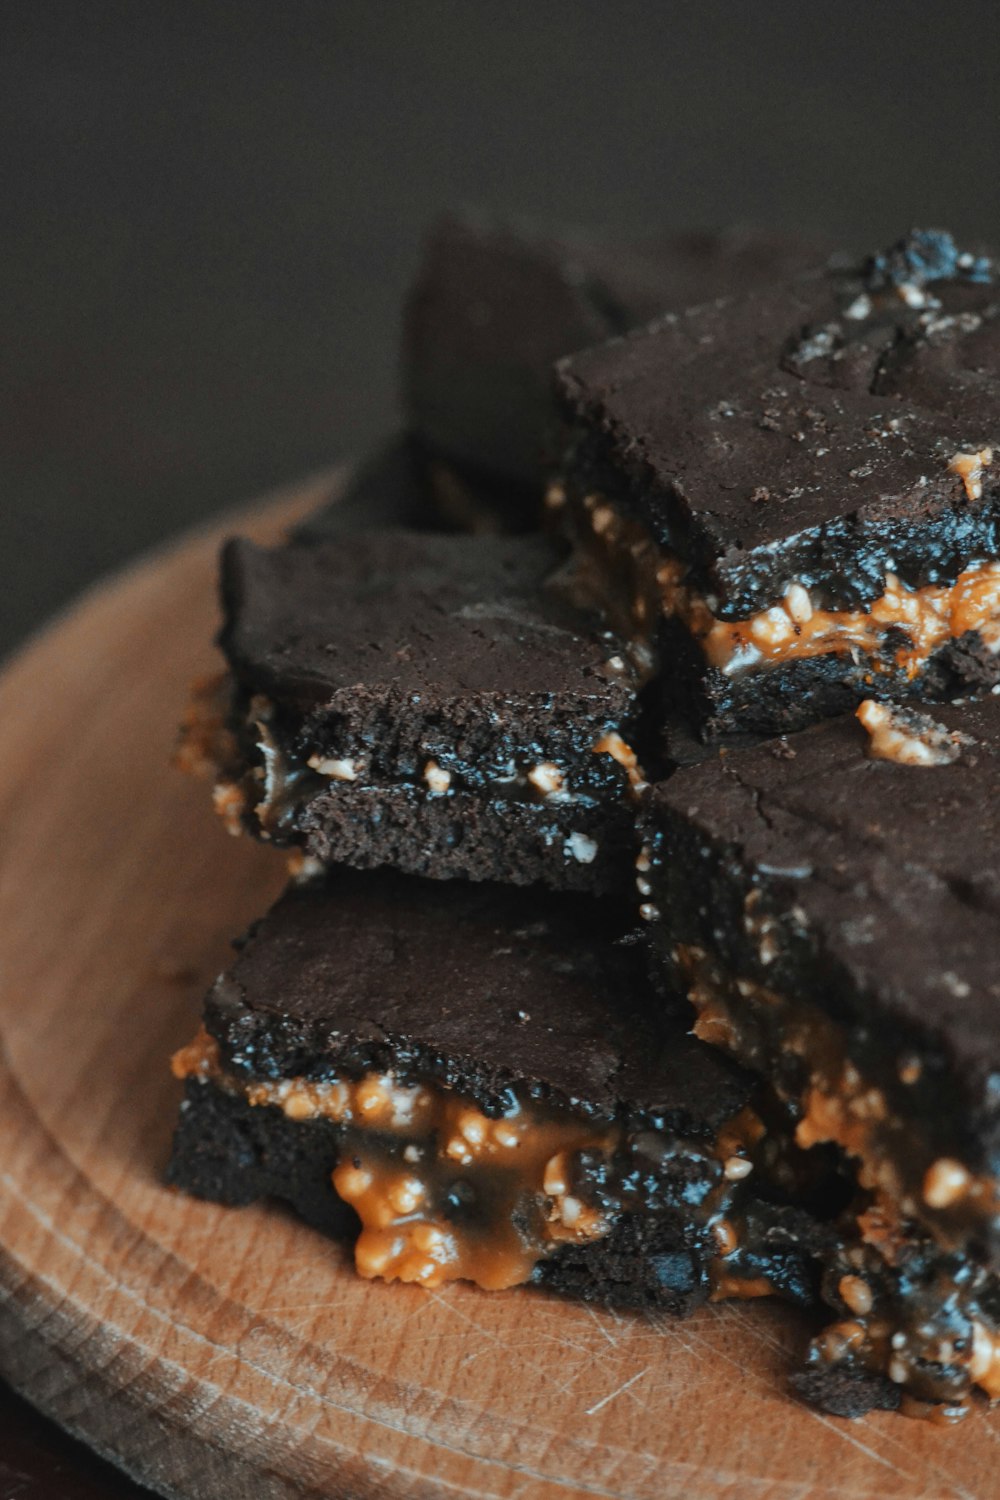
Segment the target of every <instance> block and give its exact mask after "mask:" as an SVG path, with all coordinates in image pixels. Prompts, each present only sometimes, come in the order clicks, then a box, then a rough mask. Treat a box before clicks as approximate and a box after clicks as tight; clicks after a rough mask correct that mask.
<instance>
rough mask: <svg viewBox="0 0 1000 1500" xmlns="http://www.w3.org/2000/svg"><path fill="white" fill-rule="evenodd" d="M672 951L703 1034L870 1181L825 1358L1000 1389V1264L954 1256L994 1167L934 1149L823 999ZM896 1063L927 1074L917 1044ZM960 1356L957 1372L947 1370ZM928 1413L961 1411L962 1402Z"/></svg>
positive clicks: (940, 1393) (937, 1398)
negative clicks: (922, 1274)
mask: <svg viewBox="0 0 1000 1500" xmlns="http://www.w3.org/2000/svg"><path fill="white" fill-rule="evenodd" d="M674 956H675V959H676V961H677V963H678V966H679V968H680V970H681V972H682V973H683V974H684V975H685V978H686V981H687V993H688V998H689V1000H690V1001H691V1003H692V1004H693V1006H694V1008H695V1010H696V1012H697V1020H696V1022H695V1026H694V1030H695V1033H696V1035H698V1036H699V1037H701V1038H702V1040H704V1041H706V1042H709V1043H711V1044H712V1045H714V1046H719V1047H722V1048H723V1049H724V1050H726V1051H728V1052H730V1053H731V1054H732V1055H733V1056H735V1057H736V1058H738V1059H739V1060H740V1061H742V1062H744V1063H746V1064H748V1065H749V1066H751V1067H753V1068H755V1069H758V1070H759V1071H763V1072H766V1073H767V1075H768V1076H769V1077H770V1078H771V1079H772V1080H773V1081H774V1083H775V1086H776V1088H777V1090H778V1092H779V1093H780V1094H782V1095H783V1096H784V1097H786V1098H789V1099H791V1100H792V1101H793V1102H794V1103H796V1104H797V1106H798V1107H799V1109H800V1111H801V1113H800V1117H799V1121H798V1125H797V1127H796V1131H795V1141H796V1144H797V1145H798V1146H800V1147H802V1148H803V1149H805V1150H807V1151H808V1150H809V1148H811V1147H813V1146H816V1145H819V1144H822V1143H833V1144H834V1145H836V1146H838V1147H840V1148H841V1150H843V1151H844V1152H845V1153H846V1154H847V1155H848V1156H849V1157H851V1158H852V1159H853V1160H854V1161H855V1163H856V1176H857V1181H858V1184H859V1186H860V1187H861V1188H862V1189H863V1190H864V1191H865V1193H866V1194H867V1195H868V1206H867V1207H866V1208H865V1209H864V1211H862V1212H860V1213H859V1214H858V1215H857V1221H856V1228H857V1242H856V1244H855V1248H853V1249H849V1250H847V1251H846V1252H845V1253H846V1256H847V1259H848V1261H849V1262H850V1263H851V1265H850V1269H849V1270H848V1271H847V1273H846V1274H843V1275H841V1276H840V1278H839V1280H838V1282H837V1296H838V1298H839V1300H840V1301H841V1302H842V1303H843V1304H844V1306H845V1309H846V1310H847V1312H848V1313H850V1314H851V1316H850V1317H849V1318H848V1319H847V1320H846V1321H843V1322H841V1323H837V1324H834V1325H833V1326H832V1327H830V1328H829V1329H827V1330H826V1332H825V1333H824V1334H822V1335H821V1336H820V1338H819V1339H817V1340H816V1341H815V1343H814V1345H813V1354H814V1358H816V1359H819V1360H821V1361H823V1362H825V1363H836V1362H847V1363H854V1364H859V1365H863V1366H864V1367H865V1368H867V1369H870V1370H878V1371H880V1372H881V1373H884V1374H887V1375H888V1376H889V1378H890V1379H891V1380H893V1381H894V1382H896V1383H897V1384H899V1385H901V1386H902V1385H905V1386H908V1387H910V1388H912V1389H916V1391H917V1392H918V1393H919V1394H922V1395H926V1396H928V1398H929V1399H931V1400H933V1401H934V1402H937V1403H945V1404H946V1405H947V1403H948V1402H949V1401H951V1399H952V1396H953V1394H954V1392H955V1390H959V1391H960V1390H961V1389H963V1388H967V1387H970V1386H972V1385H977V1386H979V1387H980V1388H981V1389H982V1390H984V1391H985V1392H986V1393H987V1395H988V1396H989V1397H990V1399H991V1400H994V1399H997V1398H1000V1331H998V1330H997V1328H996V1327H995V1325H994V1326H990V1323H991V1319H990V1315H989V1314H988V1313H984V1312H983V1311H982V1308H981V1305H980V1298H981V1297H982V1296H983V1294H984V1293H985V1296H986V1303H985V1305H986V1306H987V1307H992V1306H994V1305H995V1301H996V1287H995V1278H994V1277H993V1276H992V1274H991V1273H990V1272H989V1271H988V1270H986V1269H985V1268H982V1269H980V1270H979V1271H977V1272H976V1273H975V1274H974V1275H968V1276H966V1277H965V1279H963V1272H962V1271H961V1270H960V1271H958V1272H956V1271H955V1270H954V1265H955V1262H956V1260H957V1261H958V1262H959V1263H961V1262H963V1260H964V1252H963V1249H962V1247H963V1244H964V1230H965V1229H966V1228H967V1227H969V1226H970V1225H971V1226H972V1227H973V1228H974V1227H975V1222H976V1220H977V1218H979V1219H981V1218H983V1217H992V1216H993V1215H995V1214H996V1212H997V1211H998V1208H1000V1194H998V1184H997V1182H996V1180H995V1179H994V1178H992V1177H989V1176H979V1177H977V1176H976V1175H975V1174H974V1173H973V1172H972V1171H971V1170H970V1169H969V1168H968V1167H966V1166H965V1165H964V1164H963V1163H962V1162H961V1161H958V1160H956V1159H953V1158H950V1157H936V1158H933V1157H931V1156H930V1154H929V1152H928V1151H927V1149H926V1148H922V1147H921V1145H920V1143H919V1141H916V1140H915V1139H914V1138H913V1135H912V1132H910V1131H908V1130H907V1127H906V1125H905V1124H904V1122H903V1121H901V1120H900V1119H899V1118H898V1117H895V1116H894V1115H893V1113H892V1109H891V1106H890V1104H889V1102H888V1100H887V1098H886V1095H885V1093H884V1092H883V1090H881V1089H879V1088H878V1087H876V1086H875V1085H874V1084H873V1083H872V1082H871V1080H867V1079H865V1078H864V1077H863V1076H862V1074H861V1073H860V1072H859V1070H858V1069H857V1068H856V1067H855V1066H854V1064H853V1063H852V1062H851V1061H850V1059H849V1057H848V1056H847V1052H846V1043H845V1037H844V1035H843V1033H842V1031H841V1030H840V1028H839V1027H838V1026H837V1025H836V1024H835V1023H834V1022H833V1021H831V1020H830V1019H829V1018H828V1017H827V1016H825V1015H824V1014H823V1013H822V1012H820V1011H818V1010H817V1009H815V1008H814V1007H812V1006H809V1005H806V1004H805V1003H803V1002H793V1001H789V1000H786V999H785V998H784V997H783V996H781V995H780V994H778V993H777V992H776V991H774V990H771V989H768V988H767V987H765V986H764V985H761V984H758V983H756V982H755V981H753V980H748V979H741V978H733V977H730V976H728V975H725V976H724V975H722V974H720V972H719V971H718V969H717V968H716V967H715V966H714V965H713V964H712V963H711V961H710V960H709V959H708V956H707V955H706V953H705V952H704V950H702V949H700V948H697V947H694V946H693V945H678V947H677V948H676V949H675V953H674ZM897 1071H898V1074H899V1078H900V1080H901V1082H902V1083H903V1084H913V1083H915V1082H916V1081H917V1079H918V1078H919V1076H920V1068H919V1064H918V1063H917V1062H916V1060H915V1059H913V1058H912V1057H909V1056H903V1057H901V1058H900V1060H899V1066H898V1070H897ZM803 1078H804V1080H805V1081H804V1083H802V1081H801V1080H802V1079H803ZM914 1218H918V1219H920V1220H921V1221H922V1222H924V1223H925V1224H926V1226H927V1229H928V1230H929V1237H921V1236H920V1234H919V1232H918V1233H917V1236H916V1243H917V1244H918V1245H919V1246H920V1247H921V1248H920V1254H921V1256H922V1258H923V1260H924V1262H925V1263H926V1265H928V1266H930V1267H935V1266H937V1267H938V1269H937V1270H936V1272H935V1281H934V1288H935V1289H934V1291H933V1292H932V1293H931V1294H928V1293H927V1292H926V1290H925V1289H924V1288H923V1286H922V1284H920V1283H919V1279H918V1280H917V1282H915V1283H914V1290H913V1291H912V1293H910V1292H908V1291H907V1286H908V1282H907V1278H911V1279H912V1278H913V1274H914V1273H913V1266H912V1246H913V1244H914V1241H915V1236H914V1231H913V1230H912V1228H911V1227H910V1221H912V1220H913V1219H914ZM897 1267H900V1268H903V1269H902V1270H901V1271H900V1272H899V1277H901V1278H902V1279H901V1280H899V1278H898V1277H897V1272H896V1268H897ZM897 1281H898V1284H897ZM911 1295H912V1299H913V1311H912V1313H910V1310H909V1309H908V1307H907V1298H908V1297H909V1296H911ZM956 1329H957V1330H958V1331H956ZM938 1365H940V1366H941V1367H942V1371H941V1372H939V1371H937V1369H936V1367H937V1366H938ZM949 1366H950V1367H951V1371H952V1373H951V1374H947V1373H944V1371H945V1367H949ZM920 1414H923V1415H933V1416H934V1418H935V1420H956V1419H957V1415H960V1414H961V1412H960V1411H958V1412H957V1415H956V1413H952V1415H950V1416H943V1415H942V1414H941V1412H939V1411H936V1412H934V1413H920Z"/></svg>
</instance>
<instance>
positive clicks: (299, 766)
mask: <svg viewBox="0 0 1000 1500" xmlns="http://www.w3.org/2000/svg"><path fill="white" fill-rule="evenodd" d="M556 561H557V558H556V556H555V554H554V553H553V552H552V551H550V549H549V547H548V544H547V543H546V542H545V541H544V540H543V539H542V538H539V537H534V538H516V539H515V538H507V539H500V538H490V537H482V538H480V537H462V536H437V535H429V534H428V535H421V534H418V533H416V532H407V531H402V530H386V531H382V532H378V533H357V534H352V535H351V536H350V538H349V539H348V538H345V539H344V540H343V541H341V542H331V543H328V544H325V545H291V546H288V547H285V548H279V549H277V550H273V551H265V550H262V549H261V548H258V547H255V546H253V545H252V544H251V543H249V542H244V541H234V542H231V543H230V544H229V545H228V546H227V548H226V549H225V551H224V554H223V559H222V597H223V606H224V612H225V624H224V626H223V630H222V634H221V637H220V643H221V645H222V649H223V651H224V653H225V655H226V658H227V661H228V664H229V668H230V675H229V678H228V679H227V681H226V683H225V685H224V692H225V694H226V703H225V708H224V718H225V723H224V730H225V733H224V734H223V735H222V736H221V737H220V738H219V740H218V745H217V749H216V752H215V758H216V761H217V762H218V768H219V774H220V784H219V787H218V789H217V793H216V801H217V806H218V807H219V810H220V812H222V814H223V815H224V817H225V818H226V820H227V822H228V823H229V825H230V826H231V827H232V828H233V829H234V831H237V830H239V829H240V828H242V829H246V830H249V831H251V832H253V833H254V834H256V835H257V836H258V837H261V838H266V839H270V840H272V841H274V842H275V843H277V844H286V845H294V846H297V847H299V848H300V849H302V850H304V852H305V854H306V855H307V856H308V857H311V858H313V859H316V860H319V861H321V862H323V863H324V864H330V863H336V862H340V863H345V864H350V865H355V866H359V867H371V866H376V865H394V866H396V867H397V868H400V869H404V870H407V871H409V872H410V873H414V874H422V875H429V876H433V877H437V878H441V877H449V876H463V877H466V878H468V879H500V880H505V881H512V882H515V883H519V884H526V883H531V882H532V881H536V880H541V881H543V882H545V883H547V884H549V885H552V886H555V887H564V888H570V889H586V890H595V891H596V890H608V889H614V888H618V889H621V887H622V882H623V881H624V882H627V881H628V879H629V873H628V872H629V870H630V867H631V862H632V859H633V858H634V809H633V800H634V792H635V789H636V787H637V786H638V785H640V784H641V772H640V769H639V766H638V763H637V760H636V754H635V750H634V749H633V748H632V743H631V737H632V734H633V728H634V726H635V720H636V716H637V707H636V681H635V675H634V672H633V671H632V669H631V667H630V666H629V664H628V662H627V661H626V660H625V658H624V656H623V655H622V654H621V652H620V650H619V649H618V647H617V645H616V643H615V641H614V640H613V639H611V638H609V637H607V636H606V635H605V634H602V633H599V632H597V631H595V630H594V629H592V628H591V626H592V622H591V621H590V620H588V618H587V617H586V616H585V615H583V614H581V613H579V612H578V611H577V610H575V609H574V608H573V607H572V606H571V605H570V604H568V603H566V602H565V601H564V600H563V599H562V597H561V596H560V594H559V593H558V592H557V591H556V589H555V588H550V587H549V585H548V580H549V575H550V573H551V571H552V568H553V564H554V562H556ZM195 729H196V731H197V724H196V726H195Z"/></svg>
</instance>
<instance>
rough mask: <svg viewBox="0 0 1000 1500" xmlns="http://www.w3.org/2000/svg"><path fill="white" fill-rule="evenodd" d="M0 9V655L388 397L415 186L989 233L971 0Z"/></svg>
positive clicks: (989, 76)
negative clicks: (119, 569)
mask: <svg viewBox="0 0 1000 1500" xmlns="http://www.w3.org/2000/svg"><path fill="white" fill-rule="evenodd" d="M0 31H2V47H0V111H2V119H3V138H4V142H5V147H6V149H5V150H4V152H3V180H2V181H0V188H2V204H0V219H2V227H0V275H2V289H3V298H2V301H3V308H4V317H3V323H4V326H3V330H2V339H0V343H2V351H0V512H2V514H0V556H2V558H3V560H4V571H5V577H6V586H5V587H4V588H3V590H0V651H2V650H3V649H4V648H6V647H8V646H9V645H11V644H12V643H13V642H14V641H15V640H16V639H17V638H18V637H19V636H20V635H22V634H23V633H24V632H25V631H26V630H27V629H29V628H31V627H33V626H35V625H37V624H38V623H40V622H41V621H42V620H43V619H44V618H45V617H46V616H47V615H48V614H50V613H51V611H52V610H53V609H54V608H56V607H57V606H58V605H60V604H61V603H62V602H63V601H64V600H66V599H67V598H68V597H69V596H71V595H72V594H73V593H74V592H76V591H77V590H78V589H79V588H80V587H81V586H82V585H83V584H84V583H86V582H88V581H89V580H91V579H92V578H93V577H95V576H96V575H98V574H99V573H101V572H103V571H104V570H105V569H107V568H109V567H111V566H113V565H115V564H116V563H118V562H119V561H120V560H122V559H123V558H125V557H127V556H129V555H130V554H132V553H134V552H135V551H136V550H137V549H140V548H143V547H146V546H149V545H150V544H151V543H153V542H155V541H156V540H158V539H159V538H161V537H164V536H166V535H168V534H169V533H171V532H174V531H176V530H177V529H178V528H180V527H183V526H187V525H189V524H190V523H191V522H192V521H194V520H196V519H198V518H199V517H201V516H203V515H205V514H206V513H207V512H209V511H212V510H215V509H218V508H220V507H223V506H227V505H232V504H233V503H235V502H237V501H239V500H240V499H241V498H244V497H248V496H250V495H251V494H253V493H254V492H255V491H257V490H259V489H261V488H263V487H266V486H269V485H271V484H274V483H277V482H280V481H283V480H288V479H293V478H295V477H297V476H300V475H302V474H303V473H304V472H306V471H308V470H309V469H311V468H314V467H316V466H319V465H324V464H326V463H328V462H329V461H330V460H331V459H332V458H334V457H338V456H340V455H348V454H352V453H356V452H357V451H358V450H359V449H361V448H362V447H363V446H364V445H365V444H366V443H368V442H369V441H370V440H371V439H372V438H373V437H375V436H377V435H378V434H379V433H381V432H382V431H383V430H385V429H386V428H387V427H388V426H389V425H390V424H391V422H392V419H393V410H394V385H395V379H394V378H395V351H396V334H397V316H398V306H399V301H400V296H401V293H402V291H403V289H404V287H405V285H406V282H407V278H408V277H409V275H410V274H411V272H412V269H413V266H414V262H415V258H416V253H417V247H418V243H419V237H420V234H421V231H422V229H423V227H424V226H425V224H426V223H427V221H428V219H429V217H430V216H431V215H433V213H434V212H435V210H437V209H438V208H439V207H440V206H442V205H448V204H454V203H456V202H472V203H478V204H486V205H491V206H497V207H499V208H501V209H509V210H513V211H521V212H526V213H529V214H533V215H539V216H543V217H544V216H550V217H555V218H559V217H568V218H570V219H574V220H578V221H581V222H583V223H591V222H594V223H597V224H606V225H614V224H622V225H625V226H627V227H628V228H630V229H641V228H644V227H650V228H654V227H657V226H664V225H667V226H681V225H688V224H695V223H696V224H702V223H708V224H717V223H725V222H727V221H731V220H734V219H743V220H751V221H755V222H757V223H762V224H773V225H779V226H788V227H796V228H805V229H809V230H818V231H823V232H830V233H832V234H833V235H834V236H835V237H836V238H837V239H838V240H843V241H844V242H845V244H848V245H850V246H852V247H857V248H862V249H863V248H875V247H877V246H879V245H880V244H881V243H882V242H884V241H887V240H888V239H891V238H893V237H894V236H896V235H897V234H898V233H899V232H901V231H902V230H903V229H904V228H906V227H908V226H909V225H910V224H911V222H923V223H926V222H932V223H943V224H945V225H947V226H949V227H953V228H954V229H955V230H956V232H959V233H964V234H967V235H971V236H977V235H986V236H988V235H991V234H993V233H995V232H996V231H997V230H998V228H1000V225H998V219H1000V203H998V198H997V168H998V164H1000V152H998V145H1000V125H998V119H1000V110H998V107H997V106H998V90H997V68H998V64H1000V27H998V25H997V11H996V6H995V4H994V3H985V0H984V3H971V4H970V3H965V4H958V5H952V6H945V5H941V4H934V3H924V0H909V3H905V4H896V3H891V0H880V3H873V0H848V3H837V4H834V3H829V0H790V3H774V0H754V3H746V0H744V3H739V0H725V3H720V0H690V3H683V4H676V3H671V0H610V3H609V0H598V3H591V0H576V3H569V0H566V3H557V0H409V3H407V0H312V3H310V0H279V3H277V4H275V3H268V4H263V3H259V0H241V3H239V4H233V3H230V4H225V3H219V0H190V3H184V0H175V3H156V0H131V3H119V4H103V3H101V0H87V3H85V4H84V3H79V0H76V3H71V4H69V3H67V4H61V3H58V0H49V3H46V0H42V3H37V0H36V3H34V4H31V5H28V4H24V5H21V4H17V3H14V4H12V3H10V0H8V3H7V4H5V5H4V6H3V7H2V8H0Z"/></svg>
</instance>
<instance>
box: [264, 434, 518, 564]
mask: <svg viewBox="0 0 1000 1500" xmlns="http://www.w3.org/2000/svg"><path fill="white" fill-rule="evenodd" d="M508 494H509V486H501V485H497V484H495V483H491V482H490V481H488V480H484V479H479V478H471V477H470V476H469V475H467V474H464V473H462V472H460V470H458V469H457V468H456V467H455V465H454V464H451V463H449V462H448V461H447V460H446V459H443V458H434V457H432V456H430V455H429V454H427V453H426V452H425V451H424V450H423V448H422V447H421V445H420V444H419V443H418V442H417V441H416V439H415V438H412V437H407V436H405V435H403V436H397V437H395V438H392V439H390V440H389V441H387V442H385V443H384V444H382V446H381V447H380V448H378V449H377V450H376V451H375V452H374V453H373V454H372V455H371V456H370V457H369V458H367V459H364V460H363V461H362V462H361V463H360V464H359V465H358V467H357V469H355V470H354V472H353V473H352V474H351V476H350V478H349V480H348V481H347V484H346V486H344V487H343V488H341V487H340V486H337V488H336V489H335V491H334V493H333V494H332V495H331V496H330V498H329V499H328V500H326V501H324V502H323V504H322V505H320V506H319V507H318V509H317V510H315V511H314V512H313V513H312V514H311V515H309V516H307V517H306V519H305V520H304V521H301V522H300V523H299V525H298V526H296V527H295V528H294V530H293V531H292V532H291V537H290V539H291V540H292V541H297V542H326V541H333V540H336V539H337V538H340V537H343V536H344V534H345V532H351V531H366V530H368V531H370V530H373V529H374V528H376V527H378V526H407V527H411V528H412V529H414V530H417V531H467V532H471V533H472V534H474V535H481V534H483V533H491V532H498V531H509V530H511V529H514V530H516V529H517V526H516V524H515V520H516V518H515V517H513V516H512V514H511V513H510V507H509V504H508Z"/></svg>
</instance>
